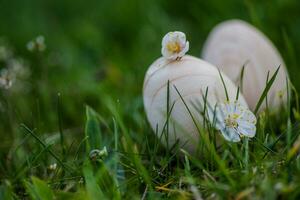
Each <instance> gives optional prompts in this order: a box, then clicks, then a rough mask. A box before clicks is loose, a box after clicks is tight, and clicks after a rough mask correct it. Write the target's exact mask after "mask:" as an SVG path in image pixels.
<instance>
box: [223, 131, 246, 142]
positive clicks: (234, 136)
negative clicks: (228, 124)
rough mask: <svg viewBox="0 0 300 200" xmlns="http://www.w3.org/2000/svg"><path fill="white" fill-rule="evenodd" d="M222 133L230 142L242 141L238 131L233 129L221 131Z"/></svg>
mask: <svg viewBox="0 0 300 200" xmlns="http://www.w3.org/2000/svg"><path fill="white" fill-rule="evenodd" d="M221 133H222V135H223V137H224V138H225V139H226V140H227V141H230V142H239V141H241V138H240V136H239V134H238V133H237V131H236V130H234V129H232V128H225V129H223V130H221Z"/></svg>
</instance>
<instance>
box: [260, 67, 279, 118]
mask: <svg viewBox="0 0 300 200" xmlns="http://www.w3.org/2000/svg"><path fill="white" fill-rule="evenodd" d="M279 69H280V66H279V67H278V68H277V69H276V71H275V73H274V74H273V76H272V77H271V79H270V81H268V83H267V85H266V87H265V89H264V91H263V93H262V94H261V96H260V98H259V100H258V102H257V104H256V107H255V110H254V114H255V115H256V114H257V112H258V110H259V108H260V106H261V104H262V103H263V101H264V99H265V97H266V96H267V95H268V92H269V90H270V88H271V86H272V85H273V83H274V81H275V78H276V76H277V74H278V72H279Z"/></svg>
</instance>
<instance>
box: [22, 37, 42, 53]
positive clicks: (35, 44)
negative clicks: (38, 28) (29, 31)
mask: <svg viewBox="0 0 300 200" xmlns="http://www.w3.org/2000/svg"><path fill="white" fill-rule="evenodd" d="M26 46H27V49H28V50H29V51H35V50H37V51H41V52H42V51H45V49H46V44H45V38H44V36H42V35H39V36H38V37H36V38H35V39H33V40H31V41H29V42H28V43H27V45H26Z"/></svg>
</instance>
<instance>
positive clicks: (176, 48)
mask: <svg viewBox="0 0 300 200" xmlns="http://www.w3.org/2000/svg"><path fill="white" fill-rule="evenodd" d="M167 49H168V50H169V51H171V52H172V53H179V52H180V51H181V47H180V45H179V43H178V42H170V43H168V44H167Z"/></svg>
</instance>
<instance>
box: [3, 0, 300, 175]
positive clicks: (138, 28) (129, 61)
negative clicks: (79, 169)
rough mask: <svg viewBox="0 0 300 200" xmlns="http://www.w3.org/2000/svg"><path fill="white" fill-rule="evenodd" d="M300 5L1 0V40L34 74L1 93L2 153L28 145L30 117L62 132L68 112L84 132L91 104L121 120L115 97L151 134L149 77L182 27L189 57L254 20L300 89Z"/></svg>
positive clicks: (71, 125)
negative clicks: (39, 45)
mask: <svg viewBox="0 0 300 200" xmlns="http://www.w3.org/2000/svg"><path fill="white" fill-rule="evenodd" d="M299 10H300V1H298V0H266V1H260V0H253V1H250V0H245V1H238V0H236V1H235V0H227V1H217V0H210V1H200V0H198V1H197V0H188V1H174V0H128V1H125V0H91V1H73V0H72V1H71V0H64V1H62V0H48V1H46V0H44V1H41V0H26V1H22V0H18V1H16V0H1V1H0V37H1V44H0V45H2V46H3V45H4V46H5V48H9V49H10V50H11V51H12V52H13V56H14V57H17V58H21V59H22V60H23V62H24V63H25V64H26V66H27V67H28V68H29V70H30V76H29V77H27V78H26V79H24V80H17V81H19V84H20V85H21V87H19V89H18V88H14V87H12V88H11V89H8V90H5V89H1V101H0V103H1V104H0V136H1V137H2V139H3V140H2V142H1V143H0V148H1V149H0V152H1V156H2V159H6V157H7V154H6V153H7V152H8V151H9V150H10V148H11V147H12V146H14V145H17V144H19V143H20V141H22V139H23V136H24V133H20V132H19V131H18V130H19V124H20V123H25V124H27V125H28V126H29V127H31V128H32V129H36V130H38V132H39V133H51V132H55V131H57V130H58V114H57V113H58V110H59V113H61V115H62V126H63V128H64V129H70V130H71V131H73V132H74V133H77V132H78V134H79V137H78V138H82V137H83V134H82V127H83V125H84V120H85V115H84V112H85V108H84V105H85V104H88V105H91V106H92V107H93V108H94V109H95V110H97V111H98V112H99V113H100V114H101V115H102V116H104V117H105V118H106V119H107V120H111V116H110V115H109V114H108V111H107V109H106V106H107V102H110V101H114V102H115V103H116V104H117V105H119V110H120V112H121V113H122V116H123V117H124V119H125V122H126V126H128V127H129V129H134V133H136V134H143V133H144V132H145V131H147V133H149V132H151V131H150V129H149V126H148V124H147V121H146V118H145V115H144V111H143V102H142V96H141V95H142V85H143V78H144V74H145V72H146V70H147V68H148V66H149V65H150V64H151V63H152V62H153V61H154V60H155V59H156V58H158V57H159V56H160V48H161V39H162V37H163V36H164V34H165V33H167V32H169V31H173V30H180V31H183V32H185V33H186V35H187V38H188V40H189V41H190V44H191V45H190V51H189V54H191V55H194V56H200V52H201V48H202V45H203V43H204V41H205V39H206V37H207V35H208V34H209V31H210V30H211V29H212V28H213V27H214V26H215V25H216V24H218V23H219V22H222V21H224V20H227V19H232V18H239V19H243V20H246V21H248V22H250V23H251V24H253V25H255V26H256V27H258V28H259V29H260V30H262V32H264V33H265V34H266V35H267V36H268V37H269V38H270V39H271V40H272V41H273V42H274V43H275V45H276V46H277V48H278V49H279V51H280V52H281V54H282V56H283V57H284V59H285V62H286V64H287V67H288V70H289V73H290V76H291V79H292V82H293V83H294V85H295V86H296V88H297V89H300V81H298V80H297V79H298V73H299V72H300V70H299V67H298V61H297V55H298V54H299V53H300V37H299V36H300V12H299ZM38 35H43V36H44V37H45V43H46V46H47V49H46V50H45V51H44V52H30V51H28V49H27V48H26V45H27V43H28V41H30V40H32V39H34V38H36V37H37V36H38ZM5 64H6V63H5V62H1V65H0V68H5V67H6V66H5ZM17 81H16V82H17ZM16 84H17V83H16ZM58 93H60V94H61V97H60V98H61V106H58ZM135 139H136V140H137V141H138V140H143V137H139V138H138V137H137V138H135ZM4 168H5V167H4ZM3 171H4V170H3ZM3 171H2V172H3Z"/></svg>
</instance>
